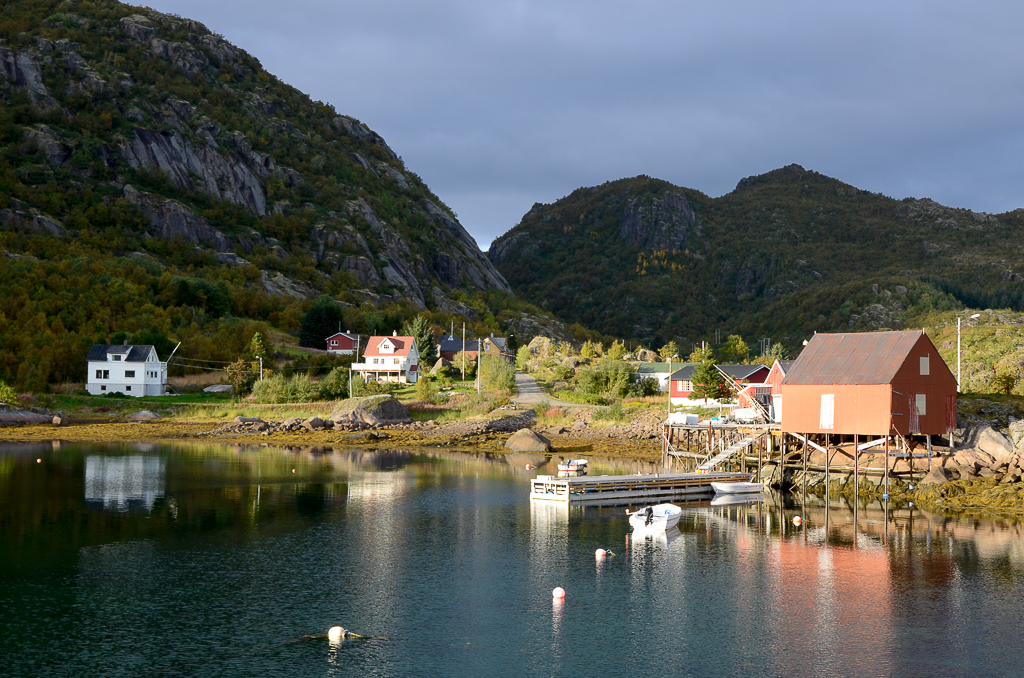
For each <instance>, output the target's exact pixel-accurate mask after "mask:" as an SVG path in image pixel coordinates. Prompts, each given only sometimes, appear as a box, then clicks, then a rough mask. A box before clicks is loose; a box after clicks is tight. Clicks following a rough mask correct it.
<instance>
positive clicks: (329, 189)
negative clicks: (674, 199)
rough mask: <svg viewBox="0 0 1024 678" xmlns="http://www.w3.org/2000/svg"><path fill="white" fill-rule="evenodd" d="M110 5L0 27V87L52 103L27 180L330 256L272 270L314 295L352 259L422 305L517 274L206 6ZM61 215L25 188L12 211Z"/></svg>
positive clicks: (241, 256)
mask: <svg viewBox="0 0 1024 678" xmlns="http://www.w3.org/2000/svg"><path fill="white" fill-rule="evenodd" d="M44 5H45V6H44ZM100 5H102V11H97V12H95V14H90V13H89V12H90V11H91V10H88V9H87V8H86V7H84V6H83V7H77V6H75V4H74V3H69V2H64V3H62V4H61V3H58V2H53V1H51V0H45V1H44V2H42V3H40V7H39V8H38V11H36V12H35V13H34V14H31V13H26V15H25V22H24V23H26V24H28V23H31V21H28V18H27V17H29V15H30V14H31V16H35V17H37V18H38V17H44V16H46V18H45V19H41V20H39V19H37V21H38V23H37V24H36V25H35V27H34V28H33V29H32V30H29V31H22V32H20V33H18V34H17V35H16V36H12V37H10V38H8V39H0V99H2V100H3V102H4V105H7V104H9V103H10V104H13V103H16V102H17V101H19V100H20V99H19V97H27V100H28V101H29V102H31V105H32V107H33V108H32V110H33V112H34V115H36V116H38V117H39V118H40V121H39V122H36V123H32V124H27V125H25V127H24V130H23V133H22V140H21V143H22V147H21V153H22V154H23V155H24V156H25V157H28V158H33V159H34V161H33V163H26V164H24V165H23V166H21V167H20V169H19V170H18V171H19V175H20V176H21V177H22V178H23V181H26V182H28V183H30V184H32V185H35V186H43V185H45V184H46V183H47V182H48V181H51V180H55V179H56V180H60V181H73V182H76V183H78V184H80V185H82V186H88V187H89V189H90V190H102V191H104V192H105V194H107V195H110V196H115V195H116V196H120V197H122V198H123V199H124V201H125V202H126V203H127V204H128V205H130V206H132V207H133V208H135V209H137V210H138V211H139V212H140V213H141V215H142V217H143V219H144V221H145V223H146V236H147V237H149V238H162V239H167V240H171V239H179V238H180V239H184V240H185V241H187V242H189V243H191V244H192V245H194V246H196V247H198V248H200V249H204V250H210V251H212V252H214V253H216V255H217V260H218V261H221V262H222V263H223V264H224V265H226V266H239V265H245V264H248V263H250V262H256V263H257V265H260V266H262V265H263V264H260V263H259V262H268V261H269V262H277V263H275V266H278V267H279V268H283V267H290V268H293V269H296V268H309V267H311V268H312V269H314V270H315V271H316V272H317V273H316V275H315V276H313V277H312V278H310V279H309V281H308V282H307V283H304V284H302V285H291V286H282V285H280V284H277V283H274V282H271V283H268V284H267V285H265V287H266V289H267V291H268V292H269V293H272V294H276V293H278V291H281V293H282V294H287V295H295V294H308V295H317V294H319V293H320V292H321V291H322V289H323V287H324V286H325V285H326V284H327V282H328V281H330V280H334V281H337V280H338V278H337V275H336V274H338V273H339V272H341V273H345V274H348V275H349V276H350V277H349V278H346V280H348V281H349V282H350V283H351V285H353V286H354V289H356V290H359V293H360V294H363V295H364V298H375V299H385V300H387V299H407V300H409V301H411V302H412V303H413V304H414V305H415V306H417V307H419V308H427V307H430V306H435V305H437V304H441V305H445V304H449V301H448V295H450V294H452V292H453V291H454V290H457V289H465V290H473V289H479V290H491V289H497V290H502V291H505V292H509V291H510V288H509V286H508V283H507V282H506V281H505V279H504V278H503V277H502V275H501V274H500V273H498V271H497V270H496V269H495V268H494V266H493V264H492V263H491V261H490V260H489V259H488V258H487V257H486V256H484V255H483V253H482V252H481V251H480V249H479V247H478V246H477V243H476V241H475V240H474V239H473V238H472V236H470V235H469V233H468V232H467V231H466V229H465V228H464V227H463V226H462V224H460V223H459V222H458V220H457V219H455V218H454V216H453V215H452V214H451V212H450V211H449V210H448V209H447V208H446V207H443V203H441V201H440V200H439V199H438V198H437V197H436V196H434V195H433V194H431V193H430V191H429V189H428V188H427V187H426V186H425V185H424V184H423V183H422V182H421V181H420V180H419V178H418V177H416V176H415V175H414V174H412V173H410V172H408V171H407V170H406V168H405V167H404V165H403V163H402V161H401V159H400V158H399V156H398V154H397V153H395V151H394V150H392V149H391V148H390V147H389V146H388V144H387V143H386V142H385V141H384V139H382V138H381V137H380V136H379V135H378V134H376V133H375V132H373V131H372V130H371V129H370V128H369V127H367V126H366V125H365V124H363V123H361V122H359V121H357V120H354V119H352V118H350V117H347V116H344V115H339V114H337V113H336V112H334V111H333V110H332V109H330V107H329V106H325V105H323V104H321V103H319V102H313V101H311V100H310V99H309V98H308V97H307V96H305V95H303V94H302V93H300V92H297V91H296V90H294V89H293V88H291V87H288V86H287V85H284V84H283V83H280V82H279V81H277V80H276V79H275V78H274V77H273V76H272V75H270V74H268V73H266V72H265V71H264V70H263V69H262V67H261V66H260V64H259V62H258V61H257V60H256V59H254V58H253V57H252V56H251V55H249V54H247V53H246V52H245V51H243V50H242V49H239V48H238V47H236V46H234V45H231V44H230V43H228V42H227V41H225V40H224V39H223V38H221V37H219V36H217V35H215V34H213V33H211V32H210V31H209V30H208V29H207V28H206V27H205V26H203V25H202V24H200V23H198V22H195V21H192V20H189V19H183V18H181V17H176V16H171V15H167V14H162V13H160V12H156V11H153V10H150V9H142V8H134V7H130V6H127V5H120V4H117V3H107V2H104V3H100ZM26 12H27V10H26ZM47 12H48V13H49V14H48V15H46V13H47ZM43 119H45V121H43ZM0 197H2V196H0ZM106 200H107V201H108V202H111V201H113V200H116V198H114V197H110V198H107V199H106ZM224 205H233V206H236V207H237V208H240V209H241V212H238V211H232V209H229V208H225V207H224ZM212 214H216V215H217V216H216V218H214V217H213V216H210V215H212ZM64 218H65V215H63V214H53V215H44V214H42V213H40V212H39V211H38V210H35V211H31V210H27V209H23V208H22V207H18V206H15V207H14V208H5V209H4V210H2V212H0V225H2V227H3V228H4V229H6V230H13V229H21V230H31V231H33V232H40V233H46V234H48V235H51V236H53V237H61V238H68V237H75V231H69V230H67V229H65V228H64V227H63V226H62V225H61V221H62V219H64ZM279 275H284V272H283V271H282V270H278V271H276V272H271V273H269V276H270V279H271V281H273V280H276V279H277V276H279ZM285 277H287V276H285ZM306 277H307V278H309V276H306ZM449 305H450V304H449Z"/></svg>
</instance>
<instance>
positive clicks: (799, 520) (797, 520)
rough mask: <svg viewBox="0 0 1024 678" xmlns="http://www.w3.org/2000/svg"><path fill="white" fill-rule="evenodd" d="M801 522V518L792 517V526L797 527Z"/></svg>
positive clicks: (802, 520)
mask: <svg viewBox="0 0 1024 678" xmlns="http://www.w3.org/2000/svg"><path fill="white" fill-rule="evenodd" d="M802 522H804V519H803V518H801V517H800V516H793V524H794V525H799V524H801V523H802Z"/></svg>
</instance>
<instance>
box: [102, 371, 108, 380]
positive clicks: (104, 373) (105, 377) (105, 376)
mask: <svg viewBox="0 0 1024 678" xmlns="http://www.w3.org/2000/svg"><path fill="white" fill-rule="evenodd" d="M103 378H104V379H110V370H103Z"/></svg>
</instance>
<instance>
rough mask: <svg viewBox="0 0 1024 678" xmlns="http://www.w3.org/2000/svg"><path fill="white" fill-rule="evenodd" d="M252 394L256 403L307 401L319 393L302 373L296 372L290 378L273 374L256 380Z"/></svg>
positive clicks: (312, 399) (310, 400) (313, 398)
mask: <svg viewBox="0 0 1024 678" xmlns="http://www.w3.org/2000/svg"><path fill="white" fill-rule="evenodd" d="M252 395H253V398H254V399H255V400H256V402H258V403H308V402H312V401H314V400H316V399H317V397H319V395H320V393H319V391H318V390H317V388H316V386H314V385H313V382H311V381H310V380H309V377H307V376H306V375H304V374H296V375H295V376H294V377H292V378H291V379H288V378H287V377H285V376H284V375H283V374H275V375H274V376H272V377H270V378H269V379H264V380H263V381H258V382H256V384H255V385H254V386H253V389H252Z"/></svg>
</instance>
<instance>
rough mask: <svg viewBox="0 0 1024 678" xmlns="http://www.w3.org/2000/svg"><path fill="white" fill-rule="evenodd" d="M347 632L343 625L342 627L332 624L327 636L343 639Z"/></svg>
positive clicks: (329, 638)
mask: <svg viewBox="0 0 1024 678" xmlns="http://www.w3.org/2000/svg"><path fill="white" fill-rule="evenodd" d="M345 633H346V631H345V629H343V628H342V627H340V626H332V627H331V628H330V629H328V631H327V638H328V640H341V639H342V638H344V637H345Z"/></svg>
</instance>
